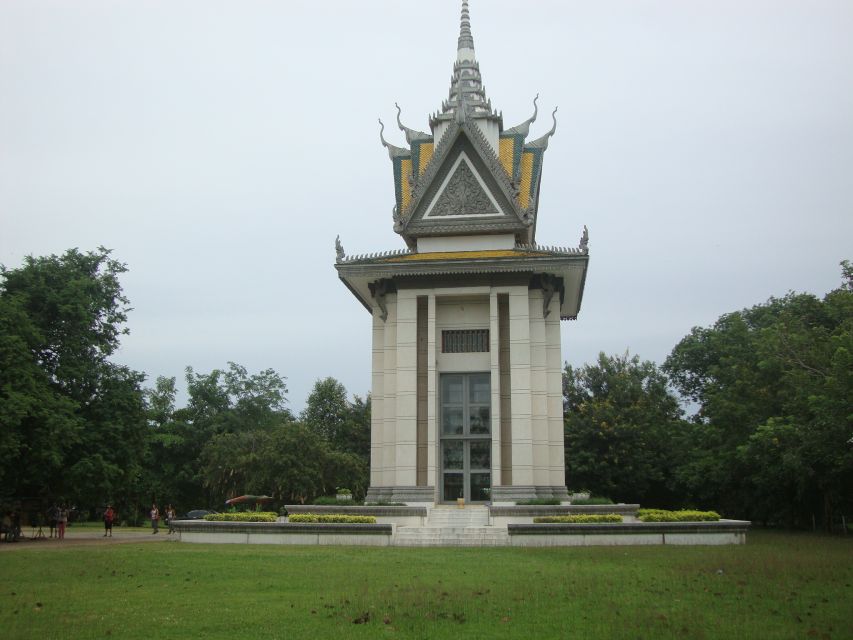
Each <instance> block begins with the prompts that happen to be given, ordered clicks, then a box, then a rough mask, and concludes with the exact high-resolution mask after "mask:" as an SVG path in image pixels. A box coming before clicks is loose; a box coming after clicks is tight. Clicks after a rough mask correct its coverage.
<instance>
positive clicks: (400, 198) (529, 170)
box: [380, 0, 557, 247]
mask: <svg viewBox="0 0 853 640" xmlns="http://www.w3.org/2000/svg"><path fill="white" fill-rule="evenodd" d="M537 99H538V96H537ZM536 102H537V101H536V99H534V102H533V106H534V111H533V115H532V116H531V117H530V118H528V119H527V120H525V121H524V122H522V123H521V124H520V125H518V126H515V127H512V128H510V129H504V128H503V115H502V114H501V113H499V112H497V111H496V110H494V109H493V107H492V104H491V101H490V100H489V99H488V98H487V96H486V91H485V88H484V86H483V79H482V75H481V73H480V64H479V62H477V59H476V55H475V51H474V38H473V35H472V33H471V20H470V12H469V9H468V2H467V0H463V2H462V14H461V19H460V29H459V40H458V45H457V54H456V61H455V62H454V64H453V75H452V76H451V79H450V90H449V93H448V98H447V100H445V101H444V102H443V103H442V105H441V109H440V110H439V111H438V112H436V113H434V114H432V116H431V117H430V120H429V125H430V131H431V132H430V133H426V132H423V131H418V130H415V129H411V128H409V127H407V126H405V125H404V124H403V123H402V121H401V118H400V107H399V106H397V125H398V126H399V128H400V130H401V131H403V133H404V134H405V137H406V144H407V146H406V147H397V146H394V145H392V144H390V143H388V142H387V141H386V140H385V137H384V125H382V128H381V129H380V139H381V140H382V144H383V145H384V146H385V147H386V148H387V149H388V153H389V156H390V157H391V161H392V166H393V175H394V191H395V207H394V214H393V215H394V230H395V231H397V233H400V234H401V235H402V236H403V238H404V239H405V240H406V243H407V244H408V245H409V246H410V247H414V246H416V240H417V237H419V236H425V235H432V236H435V235H460V234H461V235H464V234H482V233H507V232H511V233H514V234H515V235H516V239H517V240H518V241H519V242H528V243H532V242H535V230H536V216H537V211H538V199H539V198H538V196H539V184H540V179H541V175H542V161H543V156H544V152H545V149H547V147H548V140H549V138H550V137H551V136H552V135H553V134H554V131H555V130H556V124H557V123H556V119H554V124H553V126H552V128H551V130H550V131H549V132H548V133H546V134H545V135H544V136H542V137H540V138H537V139H535V140H527V137H528V133H529V131H530V125H531V124H532V123H533V122H534V121H535V120H536V116H537V114H538V107H537V104H536ZM554 111H555V113H556V109H555V110H554ZM380 124H381V121H380ZM463 153H464V155H465V158H464V160H465V162H464V163H460V162H457V160H458V157H459V155H460V154H463ZM460 164H464V166H461V168H460ZM448 187H450V191H449V194H447V195H445V192H447V190H448ZM436 199H438V200H439V201H440V202H436ZM436 204H440V206H439V209H438V211H435V210H434V209H435V205H436ZM438 218H441V219H440V220H439V219H438Z"/></svg>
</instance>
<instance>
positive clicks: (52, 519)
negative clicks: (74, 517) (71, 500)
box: [47, 504, 68, 540]
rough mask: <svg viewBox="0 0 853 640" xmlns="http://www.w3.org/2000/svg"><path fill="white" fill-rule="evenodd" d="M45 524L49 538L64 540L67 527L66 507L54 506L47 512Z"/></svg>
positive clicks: (63, 505)
mask: <svg viewBox="0 0 853 640" xmlns="http://www.w3.org/2000/svg"><path fill="white" fill-rule="evenodd" d="M47 524H48V526H49V527H50V537H51V538H53V537H54V535H56V537H57V539H59V540H65V528H66V527H67V526H68V506H67V505H65V504H62V505H57V504H54V505H53V506H52V507H51V508H50V509H48V510H47Z"/></svg>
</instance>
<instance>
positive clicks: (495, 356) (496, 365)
mask: <svg viewBox="0 0 853 640" xmlns="http://www.w3.org/2000/svg"><path fill="white" fill-rule="evenodd" d="M489 356H490V369H491V373H492V376H491V393H492V399H491V402H492V407H491V413H492V425H491V431H492V486H493V487H494V486H495V485H499V484H501V475H502V474H501V469H503V461H502V460H501V377H500V329H499V326H498V293H497V291H495V290H494V289H492V290H491V291H490V293H489Z"/></svg>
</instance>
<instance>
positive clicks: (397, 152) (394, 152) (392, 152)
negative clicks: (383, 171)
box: [379, 118, 410, 158]
mask: <svg viewBox="0 0 853 640" xmlns="http://www.w3.org/2000/svg"><path fill="white" fill-rule="evenodd" d="M379 139H380V140H381V141H382V146H383V147H385V148H386V149H388V156H389V157H391V158H394V157H396V156H404V155H406V154H408V153H410V151H409V150H408V149H402V148H400V147H395V146H394V145H393V144H390V143H389V142H388V141H387V140H385V123H384V122H382V118H379Z"/></svg>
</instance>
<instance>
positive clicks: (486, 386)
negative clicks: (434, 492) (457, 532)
mask: <svg viewBox="0 0 853 640" xmlns="http://www.w3.org/2000/svg"><path fill="white" fill-rule="evenodd" d="M491 426H492V420H491V375H490V374H488V373H446V374H443V375H442V376H441V479H442V483H441V499H442V501H444V502H454V501H455V500H456V499H457V498H465V501H466V502H488V501H489V499H490V494H491V489H492V471H491V462H492V438H491Z"/></svg>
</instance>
